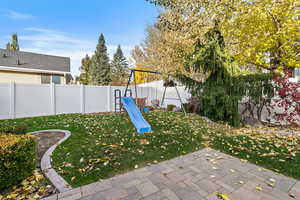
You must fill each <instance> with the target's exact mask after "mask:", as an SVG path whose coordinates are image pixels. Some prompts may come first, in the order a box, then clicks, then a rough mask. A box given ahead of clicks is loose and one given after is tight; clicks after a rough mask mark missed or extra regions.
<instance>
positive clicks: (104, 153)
mask: <svg viewBox="0 0 300 200" xmlns="http://www.w3.org/2000/svg"><path fill="white" fill-rule="evenodd" d="M144 116H145V118H146V120H147V121H148V122H149V123H150V124H151V126H152V129H153V130H154V131H153V132H152V133H150V134H145V135H139V134H136V131H135V128H134V127H133V125H132V124H131V122H130V120H129V118H128V116H126V115H123V116H120V117H117V118H115V117H114V115H113V114H66V115H57V116H47V117H35V118H26V119H17V120H2V121H0V126H3V125H5V126H9V125H12V124H19V125H23V126H27V127H28V129H29V131H36V130H44V129H67V130H70V131H71V132H72V136H71V137H70V138H69V139H68V140H67V141H65V142H64V143H63V144H62V145H60V146H59V147H58V148H57V149H56V150H55V152H54V155H53V165H54V167H55V169H56V170H57V171H58V172H59V173H60V174H61V175H62V176H63V177H64V178H65V179H66V180H67V181H68V182H69V183H70V184H71V185H72V186H74V187H77V186H81V185H85V184H88V183H91V182H94V181H98V180H100V179H105V178H109V177H112V176H114V175H116V174H120V173H124V172H127V171H130V170H132V169H134V168H135V167H142V166H145V165H147V164H152V163H156V162H160V161H163V160H168V159H171V158H174V157H177V156H179V155H184V154H187V153H189V152H193V151H196V150H198V149H201V148H203V145H202V144H205V142H210V145H211V146H212V147H213V148H215V149H218V150H220V151H223V152H225V153H228V154H231V155H233V156H236V157H239V158H243V159H247V160H249V161H250V162H252V163H254V164H258V165H261V166H263V167H266V168H269V169H272V170H277V171H279V172H281V173H283V174H286V175H288V176H292V177H295V178H297V179H300V176H299V171H298V170H297V169H299V166H300V158H299V152H297V151H296V149H297V148H298V147H299V143H300V141H299V140H298V139H299V137H296V136H295V137H294V138H290V137H287V136H278V138H276V137H277V136H276V137H275V136H269V135H271V134H269V135H262V134H256V135H243V134H241V135H239V136H237V135H230V134H228V132H230V131H231V130H230V129H229V128H228V127H227V126H225V125H222V124H209V123H207V122H206V121H204V120H203V119H202V118H201V117H200V116H198V115H192V114H189V115H187V116H185V115H184V114H183V113H174V112H158V111H154V112H147V113H144ZM267 136H268V137H267ZM295 138H296V139H295ZM297 138H298V139H297ZM256 140H257V141H256ZM295 140H297V141H295ZM297 142H298V143H297ZM256 143H257V144H256ZM297 145H298V146H297ZM258 147H259V148H258ZM298 149H299V148H298ZM291 150H292V151H291ZM273 151H276V152H279V154H278V153H276V154H275V155H271V154H270V152H273ZM291 152H293V154H295V156H290V158H288V159H287V156H289V155H290V154H291ZM264 153H265V154H270V155H268V156H265V155H264Z"/></svg>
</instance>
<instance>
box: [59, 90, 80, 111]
mask: <svg viewBox="0 0 300 200" xmlns="http://www.w3.org/2000/svg"><path fill="white" fill-rule="evenodd" d="M81 103H82V102H81V92H80V86H78V85H56V86H55V105H56V107H55V111H56V114H66V113H81V107H82V106H81Z"/></svg>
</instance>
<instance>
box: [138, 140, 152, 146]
mask: <svg viewBox="0 0 300 200" xmlns="http://www.w3.org/2000/svg"><path fill="white" fill-rule="evenodd" d="M140 144H142V145H144V144H146V145H147V144H150V142H149V141H148V140H146V139H141V140H140Z"/></svg>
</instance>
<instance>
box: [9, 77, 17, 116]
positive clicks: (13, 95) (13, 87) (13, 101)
mask: <svg viewBox="0 0 300 200" xmlns="http://www.w3.org/2000/svg"><path fill="white" fill-rule="evenodd" d="M10 117H11V118H12V119H15V118H16V83H15V82H11V83H10Z"/></svg>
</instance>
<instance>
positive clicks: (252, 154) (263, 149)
mask: <svg viewBox="0 0 300 200" xmlns="http://www.w3.org/2000/svg"><path fill="white" fill-rule="evenodd" d="M211 142H212V146H211V147H212V148H214V149H218V150H220V151H222V152H224V153H226V154H229V155H233V156H235V157H238V158H241V159H245V160H248V161H249V162H251V163H253V164H256V165H259V166H262V167H265V168H267V169H271V170H273V171H275V172H278V173H282V174H284V175H287V176H291V177H294V178H296V179H298V180H300V171H299V168H300V152H299V150H300V137H299V136H290V137H289V136H280V135H278V136H275V135H274V134H265V135H264V134H262V133H258V134H253V135H250V136H248V135H239V136H224V135H219V136H215V137H213V138H212V139H211Z"/></svg>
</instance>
